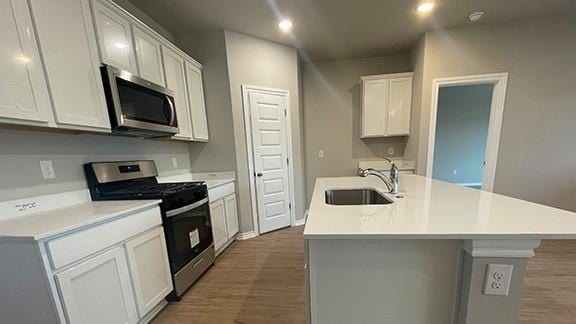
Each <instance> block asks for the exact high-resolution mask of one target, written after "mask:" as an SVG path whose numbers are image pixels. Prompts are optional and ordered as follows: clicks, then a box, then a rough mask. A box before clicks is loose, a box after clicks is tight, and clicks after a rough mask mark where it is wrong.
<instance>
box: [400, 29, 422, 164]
mask: <svg viewBox="0 0 576 324" xmlns="http://www.w3.org/2000/svg"><path fill="white" fill-rule="evenodd" d="M425 52H426V37H421V38H420V39H419V40H418V42H417V43H416V45H415V46H414V47H413V48H412V50H411V51H410V53H409V57H410V66H411V69H412V71H414V75H413V76H412V113H411V114H410V136H408V139H407V141H406V148H405V149H404V159H406V160H410V161H417V160H418V147H419V143H420V119H421V116H420V113H421V111H422V108H421V107H422V82H423V78H424V58H425Z"/></svg>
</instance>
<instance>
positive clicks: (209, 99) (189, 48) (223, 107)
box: [176, 30, 236, 172]
mask: <svg viewBox="0 0 576 324" xmlns="http://www.w3.org/2000/svg"><path fill="white" fill-rule="evenodd" d="M176 39H177V44H178V46H180V48H181V49H182V50H184V51H186V52H187V53H188V54H189V55H190V56H192V57H194V58H195V59H196V60H198V61H199V62H200V63H202V64H203V66H204V68H203V70H202V75H203V78H204V97H205V100H206V114H207V116H208V132H209V133H210V140H209V141H208V143H191V144H190V159H191V164H192V170H193V171H196V172H203V171H231V170H236V155H235V147H234V126H233V121H232V103H231V98H230V81H229V78H228V62H227V56H226V41H225V38H224V31H223V30H218V31H211V32H204V33H194V34H182V35H177V36H176Z"/></svg>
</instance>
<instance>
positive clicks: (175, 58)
mask: <svg viewBox="0 0 576 324" xmlns="http://www.w3.org/2000/svg"><path fill="white" fill-rule="evenodd" d="M162 60H163V62H164V72H165V73H164V74H165V75H166V87H167V88H168V89H170V90H172V91H174V104H175V106H176V118H177V121H178V129H179V131H180V132H179V133H178V134H176V135H175V136H174V137H173V138H175V139H184V140H191V139H192V127H191V122H190V107H189V105H188V97H187V93H186V74H185V71H184V59H183V58H182V56H180V55H179V54H178V53H176V52H175V51H173V50H172V49H170V48H168V47H166V46H162Z"/></svg>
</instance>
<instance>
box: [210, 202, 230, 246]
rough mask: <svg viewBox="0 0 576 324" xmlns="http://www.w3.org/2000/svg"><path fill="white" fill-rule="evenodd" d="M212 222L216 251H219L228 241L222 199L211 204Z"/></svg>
mask: <svg viewBox="0 0 576 324" xmlns="http://www.w3.org/2000/svg"><path fill="white" fill-rule="evenodd" d="M210 220H211V222H212V235H213V236H214V249H215V250H216V251H218V250H220V249H221V248H222V247H223V246H224V244H226V242H227V241H228V232H227V228H226V209H225V206H224V200H222V199H220V200H217V201H215V202H212V203H210Z"/></svg>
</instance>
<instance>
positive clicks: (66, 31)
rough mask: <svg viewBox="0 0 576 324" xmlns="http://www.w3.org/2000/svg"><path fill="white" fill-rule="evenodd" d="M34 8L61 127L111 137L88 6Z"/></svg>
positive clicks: (39, 4)
mask: <svg viewBox="0 0 576 324" xmlns="http://www.w3.org/2000/svg"><path fill="white" fill-rule="evenodd" d="M30 3H31V6H32V12H33V16H34V20H35V22H36V27H37V30H38V39H39V42H40V47H41V48H42V53H43V59H44V63H45V67H46V75H47V78H48V81H49V88H50V93H51V96H52V102H53V103H54V114H55V117H56V122H57V123H58V124H59V126H60V127H64V128H67V127H70V128H83V127H87V128H88V129H92V128H94V129H92V130H97V131H98V130H100V131H105V132H106V131H109V130H110V121H109V118H108V111H107V108H106V98H105V96H104V89H103V86H102V78H101V75H100V69H99V67H100V60H99V57H98V47H97V44H96V36H95V31H94V24H93V22H92V14H91V12H90V4H89V2H88V0H56V1H46V0H31V1H30ZM55 22H57V23H55Z"/></svg>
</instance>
